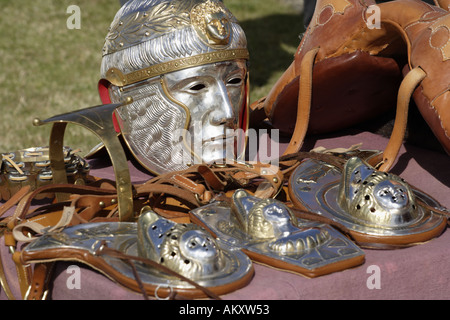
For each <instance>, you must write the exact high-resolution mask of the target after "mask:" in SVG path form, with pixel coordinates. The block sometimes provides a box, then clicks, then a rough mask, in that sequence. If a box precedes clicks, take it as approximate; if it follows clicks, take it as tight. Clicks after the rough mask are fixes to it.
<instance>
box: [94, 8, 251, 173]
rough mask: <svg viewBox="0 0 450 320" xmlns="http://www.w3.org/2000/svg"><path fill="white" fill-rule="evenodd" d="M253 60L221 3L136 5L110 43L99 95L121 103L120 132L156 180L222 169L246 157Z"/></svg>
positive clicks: (118, 21) (118, 20) (116, 23)
mask: <svg viewBox="0 0 450 320" xmlns="http://www.w3.org/2000/svg"><path fill="white" fill-rule="evenodd" d="M248 59H249V53H248V50H247V41H246V37H245V34H244V31H243V29H242V28H241V26H240V25H239V24H238V22H237V20H236V18H235V17H234V16H233V15H232V13H231V12H230V11H229V10H228V9H227V8H226V7H225V6H224V4H223V2H222V1H220V0H131V1H128V2H127V3H126V4H125V5H124V6H122V7H121V9H120V10H119V11H118V13H117V14H116V16H115V18H114V20H113V22H112V24H111V26H110V29H109V32H108V35H107V36H106V41H105V45H104V48H103V58H102V63H101V80H100V81H99V93H100V96H101V99H102V102H103V103H105V104H106V103H123V105H122V106H120V107H118V108H117V110H116V111H115V114H114V117H115V119H114V121H115V127H116V131H117V132H118V134H119V135H121V136H122V138H123V141H124V144H125V145H127V147H128V149H129V150H130V151H131V154H132V155H133V156H134V158H135V159H136V160H137V161H138V162H139V163H140V164H141V165H142V166H143V167H144V168H146V169H147V170H148V171H150V172H151V173H154V174H161V173H164V172H169V171H177V170H183V169H185V168H187V167H188V166H190V165H192V164H196V163H214V162H216V163H218V162H220V163H223V161H224V159H239V158H240V157H242V155H243V153H244V150H245V134H243V133H244V132H245V131H246V130H247V128H248V65H247V64H248ZM238 137H239V138H238Z"/></svg>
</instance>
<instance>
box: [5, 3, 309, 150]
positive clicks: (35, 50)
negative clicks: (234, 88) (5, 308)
mask: <svg viewBox="0 0 450 320" xmlns="http://www.w3.org/2000/svg"><path fill="white" fill-rule="evenodd" d="M224 3H225V5H226V6H227V7H228V8H229V9H230V10H231V11H232V12H233V13H234V14H235V16H236V17H237V18H238V19H239V21H240V23H241V25H242V27H243V28H244V30H245V32H246V35H247V39H248V46H249V51H250V61H251V65H250V84H251V86H250V90H251V91H250V100H251V101H255V100H256V99H258V98H261V97H263V96H264V95H266V94H267V92H268V91H269V90H270V88H271V86H272V85H273V84H274V82H275V81H276V80H277V79H278V77H279V76H280V75H281V74H282V72H283V71H284V70H285V69H286V68H287V67H288V66H289V64H290V63H291V62H292V58H293V54H294V53H295V50H296V48H297V46H298V43H299V36H300V34H301V33H302V32H303V31H304V28H303V18H302V14H301V11H302V0H224ZM69 5H77V6H79V7H80V9H81V29H79V30H77V29H73V30H71V29H68V28H67V24H66V23H67V19H68V18H69V17H70V13H67V7H68V6H69ZM119 7H120V3H119V0H33V1H31V0H27V1H25V0H2V1H1V4H0V10H1V13H2V18H1V19H0V35H1V36H0V59H1V60H0V99H1V100H0V129H1V131H0V132H1V133H2V134H1V136H0V153H5V152H10V151H15V150H18V149H23V148H29V147H37V146H47V145H48V141H49V133H50V129H51V125H45V126H39V127H35V126H33V124H32V121H33V119H34V118H36V117H37V118H40V119H46V118H49V117H51V116H54V115H57V114H61V113H66V112H70V111H72V110H77V109H82V108H86V107H90V106H94V105H98V104H100V103H101V102H100V98H99V96H98V93H97V81H98V76H99V69H100V61H101V49H102V46H103V41H104V37H105V35H106V33H107V30H108V27H109V25H110V23H111V21H112V19H113V17H114V15H115V13H116V12H117V10H118V9H119ZM64 142H65V144H66V145H69V146H71V147H72V148H74V149H75V148H81V150H82V152H81V155H84V154H86V153H87V152H88V151H89V150H90V149H91V148H92V147H94V146H95V145H97V144H98V143H99V140H98V138H97V137H96V136H94V135H93V134H92V133H91V132H90V131H88V130H86V129H83V128H81V127H79V126H77V125H70V124H69V125H68V128H67V130H66V135H65V141H64Z"/></svg>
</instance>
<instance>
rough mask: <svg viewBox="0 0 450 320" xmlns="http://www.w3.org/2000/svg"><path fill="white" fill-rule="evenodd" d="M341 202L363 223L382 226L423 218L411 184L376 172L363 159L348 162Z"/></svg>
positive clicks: (340, 195) (342, 186) (390, 175)
mask: <svg viewBox="0 0 450 320" xmlns="http://www.w3.org/2000/svg"><path fill="white" fill-rule="evenodd" d="M339 203H340V205H341V206H342V208H344V209H345V210H347V211H348V212H349V213H350V214H351V215H352V216H353V217H355V218H356V219H358V220H360V221H361V222H362V223H364V224H367V225H377V226H379V227H394V226H397V225H399V224H404V223H408V222H409V221H413V220H414V219H416V218H417V217H418V215H419V212H418V210H417V205H416V204H415V196H414V194H413V192H412V190H411V188H410V187H409V186H408V184H407V183H405V182H404V181H403V180H402V179H401V178H399V177H398V176H395V175H393V174H389V173H386V172H380V171H377V170H375V169H374V168H372V167H370V166H368V165H367V164H365V163H364V162H363V161H362V160H361V159H359V158H351V159H350V160H348V162H347V163H346V166H345V168H344V174H343V175H342V182H341V189H340V193H339Z"/></svg>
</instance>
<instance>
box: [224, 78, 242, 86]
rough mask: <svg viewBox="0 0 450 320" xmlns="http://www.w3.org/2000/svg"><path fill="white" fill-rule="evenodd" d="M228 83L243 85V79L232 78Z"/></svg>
mask: <svg viewBox="0 0 450 320" xmlns="http://www.w3.org/2000/svg"><path fill="white" fill-rule="evenodd" d="M227 83H228V84H233V85H236V84H241V83H242V79H241V78H239V77H234V78H231V79H230V80H228V81H227Z"/></svg>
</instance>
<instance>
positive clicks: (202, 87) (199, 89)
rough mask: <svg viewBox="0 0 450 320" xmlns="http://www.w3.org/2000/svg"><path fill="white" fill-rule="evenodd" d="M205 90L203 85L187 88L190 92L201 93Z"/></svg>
mask: <svg viewBox="0 0 450 320" xmlns="http://www.w3.org/2000/svg"><path fill="white" fill-rule="evenodd" d="M205 88H206V85H205V84H203V83H198V84H195V85H193V86H192V87H190V88H189V90H192V91H201V90H203V89H205Z"/></svg>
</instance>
